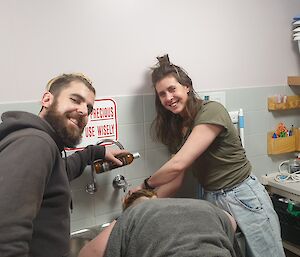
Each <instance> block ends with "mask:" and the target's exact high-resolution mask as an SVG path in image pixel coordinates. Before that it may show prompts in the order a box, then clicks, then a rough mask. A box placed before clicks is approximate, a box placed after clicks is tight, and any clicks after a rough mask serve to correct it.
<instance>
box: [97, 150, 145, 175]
mask: <svg viewBox="0 0 300 257" xmlns="http://www.w3.org/2000/svg"><path fill="white" fill-rule="evenodd" d="M115 157H116V158H117V159H119V160H120V161H121V162H122V163H123V164H122V165H121V166H119V165H117V164H115V163H114V162H111V161H104V160H96V161H94V164H93V165H94V169H95V171H96V173H97V174H99V173H102V172H105V171H109V170H112V169H116V168H119V167H122V166H125V165H128V164H130V163H132V162H133V160H134V159H137V158H139V157H140V154H139V153H127V154H120V155H116V156H115Z"/></svg>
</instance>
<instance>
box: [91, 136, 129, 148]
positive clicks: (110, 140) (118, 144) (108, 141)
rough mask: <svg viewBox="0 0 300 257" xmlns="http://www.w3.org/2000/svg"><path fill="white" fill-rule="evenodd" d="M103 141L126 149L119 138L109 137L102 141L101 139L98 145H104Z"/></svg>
mask: <svg viewBox="0 0 300 257" xmlns="http://www.w3.org/2000/svg"><path fill="white" fill-rule="evenodd" d="M103 143H112V144H115V145H116V146H117V147H119V148H120V149H121V150H124V146H123V145H122V144H121V143H120V142H119V141H117V140H114V139H109V138H107V139H104V140H102V141H99V142H98V143H97V145H102V144H103Z"/></svg>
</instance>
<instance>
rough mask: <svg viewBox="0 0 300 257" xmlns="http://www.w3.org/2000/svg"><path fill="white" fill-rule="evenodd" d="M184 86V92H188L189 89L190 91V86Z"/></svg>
mask: <svg viewBox="0 0 300 257" xmlns="http://www.w3.org/2000/svg"><path fill="white" fill-rule="evenodd" d="M184 87H185V90H186V93H187V94H189V93H190V91H191V90H190V87H189V86H184Z"/></svg>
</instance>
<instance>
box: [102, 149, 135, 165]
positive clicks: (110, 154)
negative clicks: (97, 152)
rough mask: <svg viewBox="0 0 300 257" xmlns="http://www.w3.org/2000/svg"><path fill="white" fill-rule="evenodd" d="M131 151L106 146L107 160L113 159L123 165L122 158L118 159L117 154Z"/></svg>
mask: <svg viewBox="0 0 300 257" xmlns="http://www.w3.org/2000/svg"><path fill="white" fill-rule="evenodd" d="M126 153H129V152H128V151H127V150H120V149H108V148H106V151H105V157H104V158H105V160H107V161H112V162H114V163H115V164H117V165H119V166H121V165H122V162H121V161H120V160H118V159H117V158H116V157H115V156H116V155H120V154H126Z"/></svg>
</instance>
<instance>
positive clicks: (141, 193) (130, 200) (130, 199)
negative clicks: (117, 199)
mask: <svg viewBox="0 0 300 257" xmlns="http://www.w3.org/2000/svg"><path fill="white" fill-rule="evenodd" d="M153 196H157V194H156V192H155V191H154V190H149V189H140V190H138V191H135V192H133V193H132V194H128V195H127V196H126V197H125V199H124V201H123V211H125V210H126V209H127V208H128V207H130V206H132V205H133V204H134V202H135V201H136V200H138V199H140V198H141V197H147V198H152V197H153Z"/></svg>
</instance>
